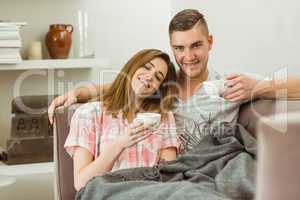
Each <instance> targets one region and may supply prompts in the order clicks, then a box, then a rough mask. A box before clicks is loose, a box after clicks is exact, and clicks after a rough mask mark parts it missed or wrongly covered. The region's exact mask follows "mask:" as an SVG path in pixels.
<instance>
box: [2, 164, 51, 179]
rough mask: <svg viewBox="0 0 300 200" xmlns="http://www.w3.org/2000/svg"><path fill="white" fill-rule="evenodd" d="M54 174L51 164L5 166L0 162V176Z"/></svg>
mask: <svg viewBox="0 0 300 200" xmlns="http://www.w3.org/2000/svg"><path fill="white" fill-rule="evenodd" d="M53 172H54V163H53V162H42V163H30V164H18V165H6V164H4V163H2V162H0V174H1V175H6V176H20V175H35V174H45V173H53Z"/></svg>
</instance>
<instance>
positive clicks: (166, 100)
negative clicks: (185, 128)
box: [65, 49, 179, 191]
mask: <svg viewBox="0 0 300 200" xmlns="http://www.w3.org/2000/svg"><path fill="white" fill-rule="evenodd" d="M175 79H176V72H175V68H174V66H173V64H172V63H171V61H170V59H169V56H168V55H167V54H165V53H163V52H161V51H159V50H155V49H146V50H142V51H140V52H138V53H137V54H136V55H134V56H133V57H132V58H131V59H130V60H129V61H128V63H127V64H126V65H125V66H124V67H123V69H122V70H121V72H120V73H119V74H118V76H117V77H116V79H115V80H114V82H113V84H112V85H111V87H110V88H109V90H108V92H107V93H106V94H105V95H104V96H103V97H101V101H100V102H99V101H98V102H92V103H87V104H85V105H83V106H81V107H80V108H78V109H77V110H76V112H75V113H74V115H73V118H72V121H71V125H70V132H69V135H68V137H67V140H66V143H65V148H66V150H67V152H68V153H69V154H70V155H71V156H72V157H73V163H74V186H75V188H76V190H77V191H78V190H80V189H81V188H82V187H84V186H85V185H86V183H87V182H88V181H89V180H90V179H91V178H93V177H94V176H99V175H103V174H105V173H106V172H109V171H114V170H119V169H124V168H131V167H150V166H154V165H156V164H157V163H158V162H159V161H161V160H174V159H175V158H176V152H177V148H178V146H179V144H178V142H177V137H176V130H175V128H176V127H175V120H174V116H173V114H172V112H170V110H171V109H172V105H173V103H174V101H175V100H176V96H177V94H176V88H175V85H174V84H172V83H175ZM170 83H171V84H170ZM141 112H156V113H159V114H161V123H160V125H159V127H158V128H157V129H155V130H154V129H153V128H151V127H149V126H146V125H143V124H139V123H133V120H134V119H135V117H136V114H137V113H141Z"/></svg>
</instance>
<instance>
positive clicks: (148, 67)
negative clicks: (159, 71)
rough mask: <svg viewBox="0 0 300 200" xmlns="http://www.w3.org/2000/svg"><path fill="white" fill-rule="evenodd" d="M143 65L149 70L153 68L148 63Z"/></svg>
mask: <svg viewBox="0 0 300 200" xmlns="http://www.w3.org/2000/svg"><path fill="white" fill-rule="evenodd" d="M143 67H144V68H145V69H147V70H150V69H151V67H150V66H148V65H144V66H143Z"/></svg>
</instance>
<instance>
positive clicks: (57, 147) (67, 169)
mask: <svg viewBox="0 0 300 200" xmlns="http://www.w3.org/2000/svg"><path fill="white" fill-rule="evenodd" d="M80 105H81V104H74V105H72V106H70V107H67V108H66V107H59V108H57V109H56V110H55V112H54V127H53V132H54V133H53V136H54V164H55V165H54V166H55V189H56V195H57V198H58V199H59V200H73V199H74V198H75V194H76V191H75V188H74V178H73V160H72V158H71V157H70V156H69V155H68V154H67V152H66V151H65V149H64V143H65V140H66V138H67V136H68V133H69V128H70V122H71V119H72V115H73V114H74V112H75V110H76V109H77V108H78V107H79V106H80Z"/></svg>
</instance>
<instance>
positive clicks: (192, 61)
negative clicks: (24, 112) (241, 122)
mask: <svg viewBox="0 0 300 200" xmlns="http://www.w3.org/2000/svg"><path fill="white" fill-rule="evenodd" d="M169 37H170V45H171V48H172V51H173V54H174V56H175V60H176V62H177V64H178V66H179V68H180V70H179V71H178V79H177V82H178V86H179V103H178V104H177V105H176V109H175V111H174V112H175V113H176V114H177V116H178V117H177V118H180V117H181V119H184V124H183V125H184V126H183V127H181V128H183V129H186V128H187V130H185V131H186V132H195V126H199V125H200V124H202V125H205V124H207V122H213V123H218V122H220V121H225V122H236V120H237V116H238V109H239V105H240V104H241V103H242V102H244V101H248V100H251V99H253V98H258V97H267V98H275V97H280V96H278V95H277V94H276V91H277V90H280V89H287V94H288V97H291V98H292V97H299V96H300V89H299V88H298V87H297V85H298V83H300V81H299V80H298V79H293V78H290V79H288V80H286V81H280V80H270V81H260V82H259V81H258V80H256V79H254V78H251V77H249V76H247V75H243V74H231V75H229V76H228V77H222V76H221V75H220V74H218V73H217V72H215V71H214V70H213V69H210V70H209V69H208V67H207V63H208V59H209V53H210V50H211V49H212V45H213V37H212V35H210V33H209V29H208V26H207V22H206V20H205V18H204V16H203V15H202V14H201V13H199V11H197V10H193V9H186V10H183V11H181V12H179V13H177V14H176V15H175V16H174V17H173V19H172V20H171V22H170V24H169ZM222 79H226V88H227V89H226V90H225V91H223V92H222V93H221V96H222V97H219V96H218V94H217V95H216V89H217V90H219V89H220V88H218V87H219V86H216V84H215V83H216V82H215V80H222ZM206 83H209V84H206ZM217 83H218V82H217ZM219 85H220V82H219ZM211 86H213V87H217V88H213V90H211V89H210V88H209V87H211ZM108 87H109V84H107V85H103V86H95V85H89V86H86V87H81V88H78V89H74V90H71V91H69V92H68V93H66V94H64V95H61V96H59V97H57V98H56V99H54V100H53V102H52V103H51V105H50V107H49V110H48V112H49V119H50V122H51V123H52V122H53V112H54V109H55V108H56V107H57V106H60V105H64V106H69V105H71V104H73V103H76V102H86V101H88V100H90V99H91V98H94V97H96V96H98V95H100V94H102V93H103V91H105V90H106V89H107V88H108ZM180 121H182V120H180ZM204 127H205V126H204ZM202 128H203V126H202ZM199 134H201V133H198V135H199Z"/></svg>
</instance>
